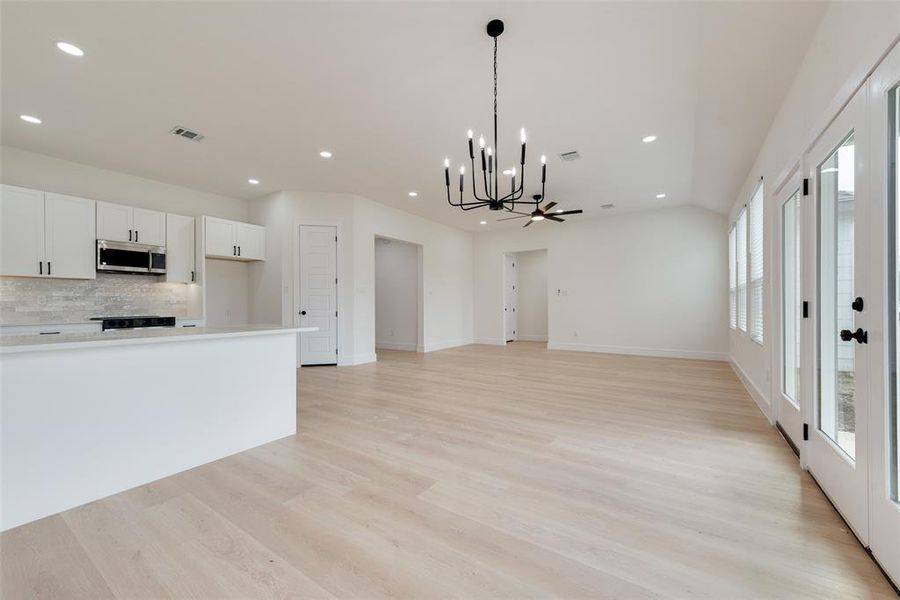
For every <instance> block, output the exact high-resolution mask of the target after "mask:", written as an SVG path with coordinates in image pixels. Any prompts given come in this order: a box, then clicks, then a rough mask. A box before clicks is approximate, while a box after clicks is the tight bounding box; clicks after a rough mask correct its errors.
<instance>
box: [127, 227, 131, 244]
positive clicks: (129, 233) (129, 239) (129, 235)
mask: <svg viewBox="0 0 900 600" xmlns="http://www.w3.org/2000/svg"><path fill="white" fill-rule="evenodd" d="M128 241H129V242H130V241H131V230H130V229H129V230H128Z"/></svg>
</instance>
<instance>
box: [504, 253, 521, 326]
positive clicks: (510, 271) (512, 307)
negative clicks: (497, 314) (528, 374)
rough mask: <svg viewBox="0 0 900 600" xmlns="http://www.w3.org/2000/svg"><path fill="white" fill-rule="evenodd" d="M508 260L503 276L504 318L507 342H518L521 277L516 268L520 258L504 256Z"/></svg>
mask: <svg viewBox="0 0 900 600" xmlns="http://www.w3.org/2000/svg"><path fill="white" fill-rule="evenodd" d="M504 258H505V260H506V263H505V268H504V276H503V288H504V289H503V316H504V321H505V322H506V331H505V334H506V341H507V342H514V341H516V336H517V334H518V331H517V327H518V314H517V309H518V307H519V301H518V300H519V275H518V269H517V268H516V262H518V258H517V257H516V255H515V254H506V255H504Z"/></svg>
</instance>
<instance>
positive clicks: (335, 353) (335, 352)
mask: <svg viewBox="0 0 900 600" xmlns="http://www.w3.org/2000/svg"><path fill="white" fill-rule="evenodd" d="M334 355H335V356H337V348H335V349H334Z"/></svg>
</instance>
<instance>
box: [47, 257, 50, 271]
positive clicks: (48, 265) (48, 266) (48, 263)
mask: <svg viewBox="0 0 900 600" xmlns="http://www.w3.org/2000/svg"><path fill="white" fill-rule="evenodd" d="M49 274H50V261H49V260H48V261H47V275H49Z"/></svg>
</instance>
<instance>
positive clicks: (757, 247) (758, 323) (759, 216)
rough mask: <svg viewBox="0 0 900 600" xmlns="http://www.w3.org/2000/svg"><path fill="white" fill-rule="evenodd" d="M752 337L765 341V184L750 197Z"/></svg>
mask: <svg viewBox="0 0 900 600" xmlns="http://www.w3.org/2000/svg"><path fill="white" fill-rule="evenodd" d="M748 212H749V213H750V232H749V235H750V240H749V242H750V244H749V246H750V337H751V339H753V340H754V341H756V342H759V343H760V344H761V343H763V308H764V303H765V300H764V295H763V291H764V290H763V281H764V273H763V186H762V184H760V185H759V186H757V188H756V191H755V192H754V194H753V198H751V199H750V204H749V209H748Z"/></svg>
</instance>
